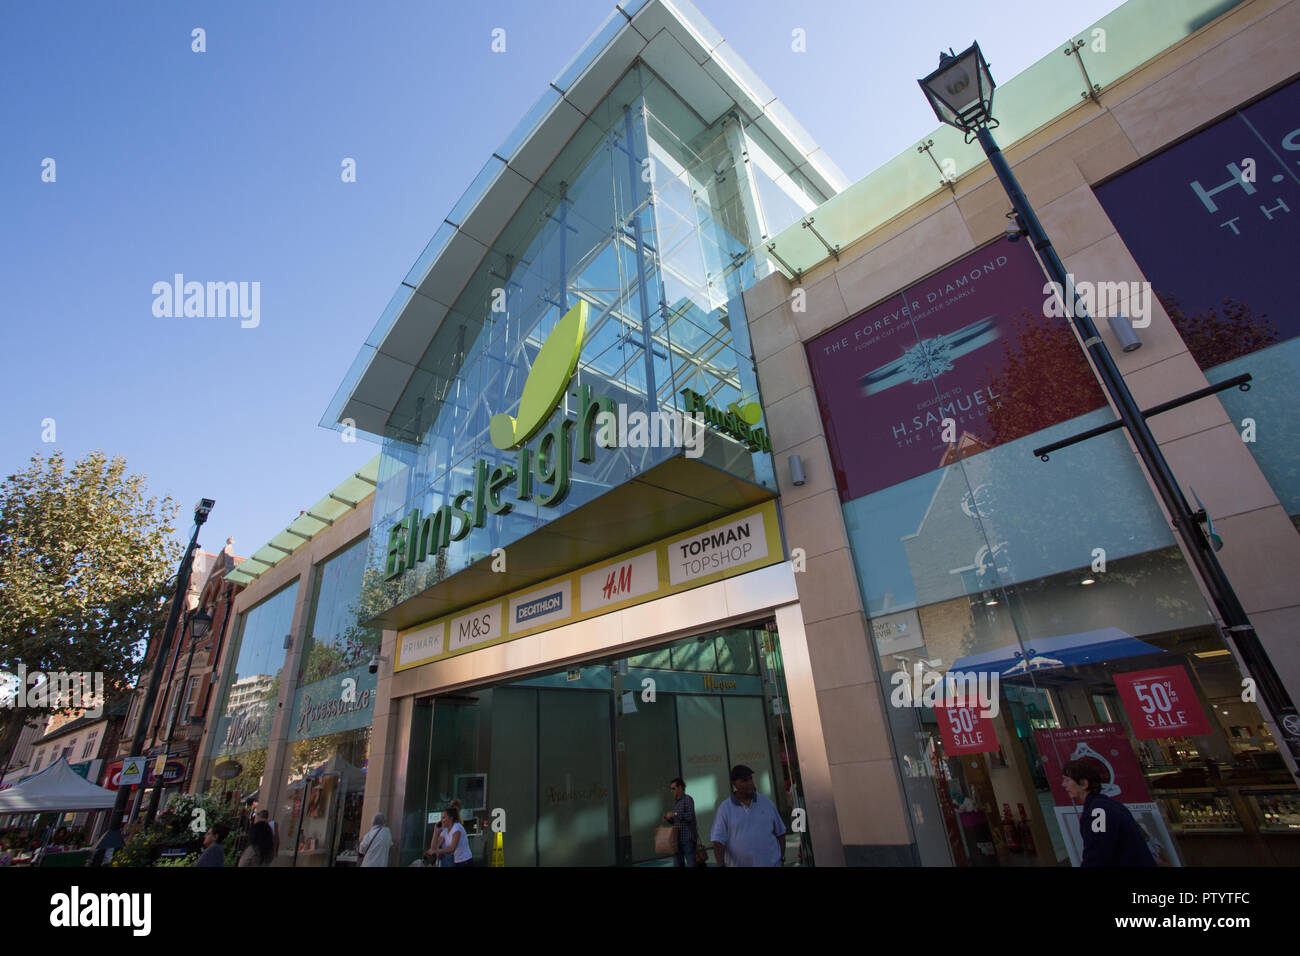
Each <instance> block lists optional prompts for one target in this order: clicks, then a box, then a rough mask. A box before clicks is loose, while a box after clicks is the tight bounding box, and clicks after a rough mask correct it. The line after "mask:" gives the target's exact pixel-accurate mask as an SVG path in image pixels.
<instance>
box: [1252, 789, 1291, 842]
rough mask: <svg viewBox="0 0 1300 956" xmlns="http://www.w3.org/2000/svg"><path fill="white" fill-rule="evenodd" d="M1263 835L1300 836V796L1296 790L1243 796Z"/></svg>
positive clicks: (1270, 791)
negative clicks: (1284, 834) (1289, 834)
mask: <svg viewBox="0 0 1300 956" xmlns="http://www.w3.org/2000/svg"><path fill="white" fill-rule="evenodd" d="M1243 796H1244V797H1245V798H1246V805H1247V806H1248V807H1249V808H1250V810H1251V812H1252V814H1254V817H1255V825H1256V826H1257V827H1258V828H1259V830H1260V832H1261V833H1297V834H1300V796H1297V795H1296V792H1295V791H1294V790H1263V791H1254V792H1249V793H1245V794H1243Z"/></svg>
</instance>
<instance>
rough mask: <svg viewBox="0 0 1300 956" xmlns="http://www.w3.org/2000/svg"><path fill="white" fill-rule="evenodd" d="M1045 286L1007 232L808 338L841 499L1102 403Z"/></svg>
mask: <svg viewBox="0 0 1300 956" xmlns="http://www.w3.org/2000/svg"><path fill="white" fill-rule="evenodd" d="M1046 281H1047V280H1046V277H1045V276H1044V275H1043V271H1042V269H1041V268H1040V267H1039V265H1038V261H1037V260H1036V259H1035V258H1034V255H1033V253H1032V251H1031V250H1030V249H1029V247H1028V245H1027V244H1026V243H1024V242H1019V243H1013V242H1010V241H1008V240H1005V239H1002V240H999V241H998V242H995V243H993V244H992V245H989V246H985V247H984V248H983V249H981V250H980V251H979V252H975V253H972V254H971V255H969V256H967V257H965V258H964V259H962V260H960V261H959V262H957V263H954V264H953V265H951V266H949V267H948V268H946V269H944V270H942V271H940V272H938V273H936V274H934V275H932V276H930V277H929V278H928V279H923V280H922V281H920V282H918V283H916V284H915V285H913V286H912V287H911V288H909V289H906V290H904V291H903V292H901V293H899V294H898V295H896V296H894V297H893V298H891V299H889V300H888V301H886V302H883V303H881V304H880V305H877V306H876V307H875V308H872V309H870V310H868V311H867V312H864V313H863V314H862V315H859V316H858V317H856V318H854V319H850V320H849V321H848V322H846V323H844V324H843V325H840V326H837V327H836V328H834V329H832V330H831V331H829V332H826V333H825V334H823V335H822V336H820V337H819V338H817V339H814V340H813V341H811V342H809V343H808V346H807V349H808V363H809V366H810V369H811V371H812V377H813V381H814V382H815V383H816V389H817V397H818V402H819V404H820V405H821V412H822V420H823V421H824V422H825V423H826V434H827V439H828V442H829V444H830V450H831V458H832V462H833V464H834V467H835V472H836V481H837V484H838V485H839V489H840V497H841V499H842V500H844V501H851V500H853V499H854V498H859V497H861V496H862V495H866V494H870V493H871V492H873V491H877V490H879V489H881V488H886V487H889V486H890V485H894V484H897V483H898V482H900V481H906V480H907V479H908V478H913V477H915V476H916V475H920V474H923V473H925V472H927V471H930V470H931V469H934V468H939V467H942V466H944V465H948V464H951V463H952V462H953V461H956V460H957V459H958V458H964V457H966V456H968V455H972V454H976V453H978V452H980V451H984V450H985V449H988V448H993V447H995V446H997V445H1001V444H1003V443H1005V442H1008V441H1013V440H1014V439H1017V438H1020V437H1022V436H1024V435H1028V434H1031V433H1032V432H1036V431H1038V430H1040V429H1042V428H1046V427H1048V426H1050V425H1054V424H1056V423H1058V422H1061V421H1065V420H1066V419H1069V418H1074V417H1075V416H1077V415H1082V414H1084V413H1086V412H1089V411H1092V410H1093V409H1094V408H1098V407H1100V406H1101V405H1103V404H1104V402H1105V400H1104V398H1103V397H1102V394H1101V390H1100V389H1099V388H1098V386H1097V384H1096V379H1095V378H1094V376H1093V373H1092V369H1090V368H1089V367H1088V364H1087V361H1086V360H1085V359H1084V357H1083V355H1082V353H1081V352H1080V349H1079V345H1078V340H1077V339H1076V338H1075V337H1074V333H1073V332H1072V331H1071V330H1070V328H1069V325H1068V323H1067V320H1066V319H1064V318H1049V317H1046V316H1045V315H1044V311H1045V310H1044V303H1045V302H1046V300H1047V294H1046V293H1045V291H1044V286H1045V284H1046Z"/></svg>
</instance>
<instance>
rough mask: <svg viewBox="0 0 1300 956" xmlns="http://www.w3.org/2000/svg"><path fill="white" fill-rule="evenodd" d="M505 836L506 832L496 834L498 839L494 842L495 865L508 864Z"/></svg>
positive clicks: (493, 862) (493, 859) (493, 860)
mask: <svg viewBox="0 0 1300 956" xmlns="http://www.w3.org/2000/svg"><path fill="white" fill-rule="evenodd" d="M504 837H505V834H504V833H498V834H497V835H496V841H495V842H494V843H493V844H492V865H493V866H505V865H506V848H505V843H504Z"/></svg>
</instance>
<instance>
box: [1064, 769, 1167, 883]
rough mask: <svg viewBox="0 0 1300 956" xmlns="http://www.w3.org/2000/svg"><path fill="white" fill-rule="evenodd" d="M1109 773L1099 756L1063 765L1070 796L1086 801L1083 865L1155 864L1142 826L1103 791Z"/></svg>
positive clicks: (1081, 833)
mask: <svg viewBox="0 0 1300 956" xmlns="http://www.w3.org/2000/svg"><path fill="white" fill-rule="evenodd" d="M1105 772H1106V768H1105V767H1103V766H1102V763H1101V761H1100V760H1098V759H1097V758H1096V757H1080V758H1079V759H1078V760H1071V761H1070V762H1069V763H1067V764H1066V765H1065V766H1064V767H1062V768H1061V773H1062V777H1061V786H1062V787H1064V788H1065V792H1066V793H1068V794H1069V795H1070V799H1072V800H1075V801H1078V802H1081V803H1082V804H1083V814H1082V815H1081V816H1080V817H1079V836H1080V837H1081V838H1082V839H1083V859H1082V860H1080V862H1079V865H1080V866H1155V865H1156V861H1155V859H1154V858H1153V857H1152V856H1151V850H1150V849H1149V848H1148V847H1147V839H1146V836H1145V835H1144V834H1143V833H1142V828H1141V827H1139V826H1138V825H1137V821H1136V820H1134V819H1133V814H1132V813H1130V812H1129V809H1128V807H1126V806H1124V804H1122V803H1120V802H1119V801H1118V800H1112V799H1111V798H1110V797H1107V796H1105V795H1103V794H1102V792H1101V775H1102V774H1103V773H1105Z"/></svg>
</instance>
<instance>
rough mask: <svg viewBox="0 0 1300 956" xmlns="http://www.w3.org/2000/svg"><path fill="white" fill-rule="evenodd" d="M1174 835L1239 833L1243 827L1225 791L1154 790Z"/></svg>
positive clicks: (1230, 797) (1229, 796)
mask: <svg viewBox="0 0 1300 956" xmlns="http://www.w3.org/2000/svg"><path fill="white" fill-rule="evenodd" d="M1154 796H1155V797H1156V802H1157V803H1159V804H1160V809H1161V812H1162V813H1164V815H1165V819H1166V820H1168V821H1169V824H1170V828H1171V829H1172V830H1173V832H1175V833H1241V832H1242V831H1243V830H1244V827H1243V825H1242V822H1241V818H1240V817H1239V816H1238V815H1237V811H1236V809H1235V808H1234V807H1233V800H1232V796H1231V795H1230V794H1229V793H1228V792H1227V791H1226V790H1180V791H1177V792H1170V791H1163V792H1162V791H1159V790H1157V791H1155V794H1154Z"/></svg>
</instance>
